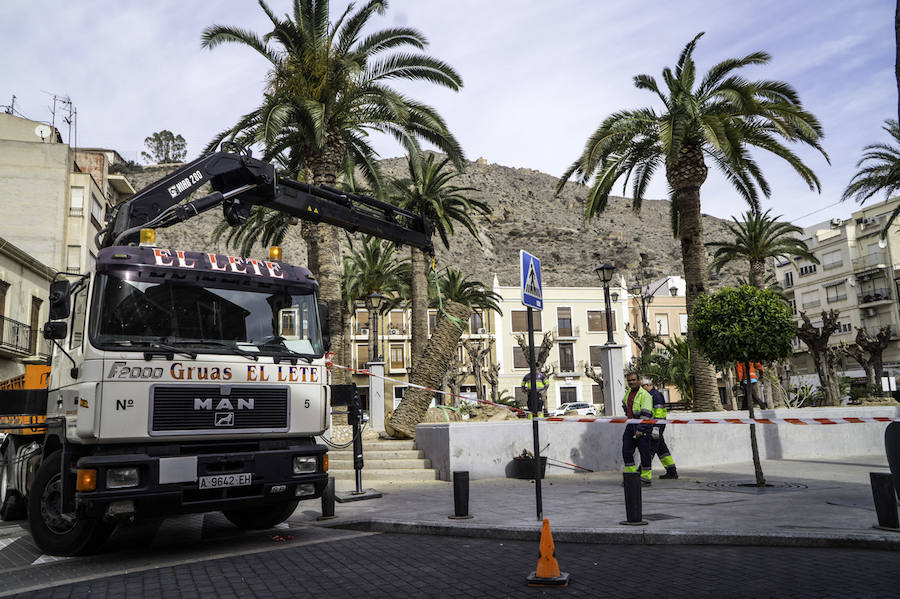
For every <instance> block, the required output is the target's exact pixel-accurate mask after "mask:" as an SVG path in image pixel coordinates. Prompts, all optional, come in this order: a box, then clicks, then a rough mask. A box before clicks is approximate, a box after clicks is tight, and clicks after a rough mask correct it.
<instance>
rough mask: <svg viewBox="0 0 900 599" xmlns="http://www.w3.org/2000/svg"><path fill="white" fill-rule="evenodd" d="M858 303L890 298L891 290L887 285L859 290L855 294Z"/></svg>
mask: <svg viewBox="0 0 900 599" xmlns="http://www.w3.org/2000/svg"><path fill="white" fill-rule="evenodd" d="M857 297H858V299H859V303H860V304H868V303H870V302H881V301H884V300H889V299H891V290H890V289H888V288H887V287H879V288H878V289H868V290H866V291H860V292H859V293H858V294H857Z"/></svg>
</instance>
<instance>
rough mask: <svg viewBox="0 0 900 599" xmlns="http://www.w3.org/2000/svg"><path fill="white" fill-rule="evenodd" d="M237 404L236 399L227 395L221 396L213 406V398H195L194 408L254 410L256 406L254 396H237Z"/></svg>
mask: <svg viewBox="0 0 900 599" xmlns="http://www.w3.org/2000/svg"><path fill="white" fill-rule="evenodd" d="M236 401H237V406H236V407H235V405H234V401H232V400H231V399H229V398H227V397H223V398H221V399H220V400H219V401H218V403H216V404H215V406H213V398H212V397H207V398H205V399H204V398H200V397H195V398H194V409H195V410H212V409H213V408H215V409H216V410H252V409H253V406H254V403H255V402H254V400H253V398H252V397H248V398H246V399H244V398H237V399H236Z"/></svg>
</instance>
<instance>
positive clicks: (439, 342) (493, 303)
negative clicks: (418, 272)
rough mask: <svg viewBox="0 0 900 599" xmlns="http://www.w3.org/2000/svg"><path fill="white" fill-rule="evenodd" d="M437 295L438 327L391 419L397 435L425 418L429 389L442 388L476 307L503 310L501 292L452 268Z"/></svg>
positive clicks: (441, 280) (440, 282) (411, 433)
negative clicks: (495, 291)
mask: <svg viewBox="0 0 900 599" xmlns="http://www.w3.org/2000/svg"><path fill="white" fill-rule="evenodd" d="M433 298H434V304H435V306H436V307H437V308H438V315H437V320H436V321H435V327H434V331H433V332H432V335H431V339H429V340H428V343H427V344H426V346H425V349H424V351H423V353H422V355H421V357H420V359H419V360H418V362H415V363H413V365H412V370H411V371H410V374H409V382H410V386H409V388H408V389H407V391H406V395H405V396H404V397H403V400H402V401H401V402H400V405H398V406H397V409H396V410H395V411H394V413H393V414H392V415H391V417H390V420H389V421H388V423H387V427H386V428H387V431H388V433H390V434H391V435H392V436H395V437H415V434H416V425H417V424H419V423H420V422H422V419H423V418H424V417H425V413H426V412H427V411H428V405H429V404H430V403H431V400H432V399H433V398H434V393H433V392H432V391H429V390H428V389H429V388H430V389H438V388H440V386H441V382H442V380H443V378H444V374H445V373H446V372H447V369H448V366H449V365H450V362H451V360H452V359H453V356H454V355H455V354H456V348H457V346H458V345H459V340H460V338H461V337H462V334H463V331H465V330H466V325H467V324H468V320H469V316H470V315H471V314H472V310H473V309H475V308H480V309H485V310H486V309H491V310H495V311H497V312H500V305H499V300H500V296H498V295H497V294H496V293H494V292H493V291H491V290H490V289H488V288H487V287H485V286H484V284H483V283H481V282H478V281H471V280H469V279H468V278H466V277H464V276H463V275H462V274H461V273H460V272H459V271H456V270H452V269H447V273H446V274H445V275H444V276H442V277H440V278H439V279H438V281H437V285H436V287H435V293H434V295H433ZM415 385H417V386H415Z"/></svg>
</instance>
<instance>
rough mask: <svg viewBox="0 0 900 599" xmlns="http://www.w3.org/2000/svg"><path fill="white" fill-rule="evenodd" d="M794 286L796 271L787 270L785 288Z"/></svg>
mask: <svg viewBox="0 0 900 599" xmlns="http://www.w3.org/2000/svg"><path fill="white" fill-rule="evenodd" d="M793 286H794V273H792V272H786V273H784V288H785V289H790V288H791V287H793Z"/></svg>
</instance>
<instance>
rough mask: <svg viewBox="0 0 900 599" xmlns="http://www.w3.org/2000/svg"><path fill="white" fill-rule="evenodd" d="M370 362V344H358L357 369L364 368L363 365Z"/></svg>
mask: <svg viewBox="0 0 900 599" xmlns="http://www.w3.org/2000/svg"><path fill="white" fill-rule="evenodd" d="M368 361H369V344H368V343H357V344H356V367H357V368H362V367H363V365H364V364H365V363H366V362H368Z"/></svg>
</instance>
